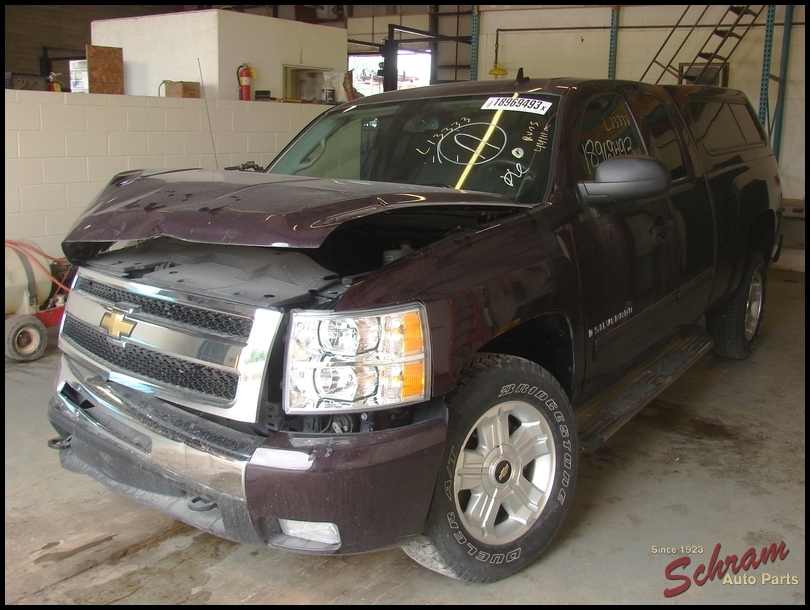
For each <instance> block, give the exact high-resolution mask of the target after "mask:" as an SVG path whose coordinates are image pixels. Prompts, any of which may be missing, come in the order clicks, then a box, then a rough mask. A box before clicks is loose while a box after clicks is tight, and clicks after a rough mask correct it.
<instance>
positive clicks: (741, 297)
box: [706, 250, 767, 360]
mask: <svg viewBox="0 0 810 610" xmlns="http://www.w3.org/2000/svg"><path fill="white" fill-rule="evenodd" d="M766 293H767V281H766V267H765V261H764V260H763V258H762V254H760V253H759V252H757V251H755V250H751V251H749V253H748V259H747V263H746V268H745V272H744V274H743V277H742V280H741V281H740V285H739V286H738V288H737V290H736V291H735V292H734V294H733V295H732V297H731V299H730V300H728V301H726V302H725V303H723V304H722V305H721V306H720V307H717V308H715V309H714V310H712V311H710V312H709V313H707V314H706V330H707V331H708V332H709V334H710V335H711V336H712V339H714V353H715V354H717V355H718V356H723V357H725V358H735V359H737V360H744V359H745V358H747V357H748V356H749V354H750V353H751V352H752V351H753V349H754V346H755V345H756V343H757V339H759V332H760V330H761V329H762V318H763V316H764V314H765V295H766Z"/></svg>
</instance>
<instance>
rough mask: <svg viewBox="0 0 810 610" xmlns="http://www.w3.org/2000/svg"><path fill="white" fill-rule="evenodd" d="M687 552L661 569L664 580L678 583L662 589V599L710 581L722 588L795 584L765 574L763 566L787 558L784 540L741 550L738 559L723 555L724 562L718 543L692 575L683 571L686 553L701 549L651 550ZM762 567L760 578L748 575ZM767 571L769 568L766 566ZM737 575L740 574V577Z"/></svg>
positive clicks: (789, 576)
mask: <svg viewBox="0 0 810 610" xmlns="http://www.w3.org/2000/svg"><path fill="white" fill-rule="evenodd" d="M679 551H680V552H681V553H687V554H686V555H684V556H683V557H679V558H678V559H675V560H674V561H672V562H670V564H669V565H667V567H666V568H664V576H666V578H667V580H672V581H676V582H678V581H679V582H680V584H679V585H678V586H677V587H673V588H671V589H664V597H675V596H676V595H680V594H681V593H683V592H684V591H686V590H687V589H689V587H691V586H692V583H693V582H694V583H695V584H696V585H697V586H699V587H702V586H703V585H705V584H706V583H707V582H709V581H712V580H720V581H722V583H723V584H724V585H755V584H757V583H759V584H763V585H798V584H799V577H798V576H796V575H792V574H789V573H780V574H774V573H772V572H771V571H766V570H765V568H764V566H768V564H774V563H776V562H777V561H783V560H784V559H785V557H787V556H788V553H790V551H789V550H788V548H787V546H786V545H785V543H784V541H783V542H780V543H779V544H778V545H777V544H776V543H774V544H772V545H770V546H769V547H768V546H764V547H762V549H761V550H759V551H757V549H756V548H754V547H751V548H750V549H748V550H747V551H745V552H744V553H743V554H742V555H741V556H737V555H726V557H725V559H722V558H721V557H720V543H717V546H715V547H714V552H712V558H711V559H710V560H709V565H708V566H707V565H706V564H705V563H701V564H700V565H698V566H697V568H695V570H694V572H691V578H690V571H689V570H688V569H687V568H688V567H689V565H690V564H691V563H692V559H691V558H690V557H689V554H700V553H703V547H702V546H682V547H661V546H654V547H652V552H653V553H655V554H658V553H666V554H675V553H678V552H679ZM759 568H763V569H762V570H761V572H760V576H761V578H760V579H758V578H757V576H756V575H753V574H748V572H750V571H751V570H757V569H759ZM768 568H769V569H771V568H770V566H768ZM740 572H743V573H742V574H740Z"/></svg>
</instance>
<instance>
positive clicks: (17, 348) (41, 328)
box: [6, 315, 48, 362]
mask: <svg viewBox="0 0 810 610" xmlns="http://www.w3.org/2000/svg"><path fill="white" fill-rule="evenodd" d="M46 347H48V329H47V328H45V325H44V324H43V323H42V321H41V320H40V319H39V318H37V317H35V316H20V315H17V316H12V317H10V318H8V319H7V320H6V356H7V357H9V358H11V359H12V360H16V361H17V362H30V361H31V360H36V359H37V358H39V357H40V356H42V354H43V353H45V348H46Z"/></svg>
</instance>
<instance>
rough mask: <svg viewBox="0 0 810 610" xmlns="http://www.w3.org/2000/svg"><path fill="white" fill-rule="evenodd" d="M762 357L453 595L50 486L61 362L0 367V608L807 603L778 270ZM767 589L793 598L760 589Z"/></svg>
mask: <svg viewBox="0 0 810 610" xmlns="http://www.w3.org/2000/svg"><path fill="white" fill-rule="evenodd" d="M767 308H768V310H767V314H766V316H767V317H766V322H765V326H764V328H763V331H762V335H761V339H760V344H759V347H758V348H757V350H756V351H755V353H754V354H753V355H752V356H751V358H750V359H748V360H746V361H742V362H740V361H730V360H723V359H720V358H716V357H714V356H712V355H707V356H705V357H704V358H703V359H702V360H701V361H700V362H699V363H698V364H697V365H696V366H695V367H693V369H692V370H690V371H689V372H688V373H686V374H685V375H684V376H683V377H681V379H679V380H678V381H677V382H676V384H675V385H673V386H672V387H671V388H669V389H668V390H667V391H666V392H665V393H663V394H662V395H661V396H660V397H659V398H658V399H657V400H655V401H654V402H653V403H651V404H650V405H649V406H648V407H646V408H645V409H644V410H643V411H642V412H641V413H640V414H639V415H638V416H636V418H635V419H634V420H633V421H631V422H630V423H629V424H628V425H627V426H626V427H625V428H624V429H622V430H621V431H620V432H619V433H618V434H617V435H616V436H614V437H613V438H612V439H610V441H609V442H608V444H607V446H605V447H603V448H601V449H599V450H597V451H595V452H593V453H589V454H585V455H584V456H583V458H582V460H581V471H580V478H579V482H578V487H577V490H576V494H575V497H574V504H573V506H572V508H571V511H570V513H569V516H568V519H567V521H566V523H565V525H564V526H563V529H562V530H561V532H560V534H559V535H558V537H557V539H556V540H555V541H554V542H553V543H552V545H551V547H550V548H549V549H548V550H547V551H546V553H545V554H544V556H543V557H542V558H541V559H539V560H538V561H537V562H536V563H535V564H534V565H532V566H531V567H530V568H529V569H527V570H525V571H524V572H522V573H520V574H518V575H516V576H514V577H512V578H510V579H507V580H505V581H501V582H498V583H494V584H489V585H476V584H470V583H464V582H459V581H454V580H450V579H447V578H445V577H443V576H439V575H438V574H434V573H433V572H429V571H427V570H424V569H423V568H421V567H419V566H418V565H416V564H415V563H413V562H412V561H411V560H410V559H408V557H406V556H405V554H404V553H403V552H402V551H400V550H399V549H395V550H390V551H384V552H379V553H373V554H368V555H360V556H349V557H332V558H324V557H315V556H303V555H294V554H290V553H285V552H281V551H276V550H272V549H268V548H263V547H254V546H247V545H237V544H234V543H231V542H228V541H225V540H220V539H217V538H215V537H213V536H210V535H208V534H205V533H201V532H199V531H196V530H193V529H191V528H189V527H187V526H185V525H183V524H181V523H179V522H177V521H174V520H173V519H171V518H169V517H166V516H163V515H162V514H160V513H157V512H155V511H153V510H151V509H148V508H145V507H142V506H140V505H138V504H136V503H135V502H133V501H130V500H128V499H126V498H123V497H120V496H117V495H116V494H114V493H113V492H110V491H107V489H106V488H105V487H103V486H102V485H100V484H99V483H96V482H95V481H93V480H92V479H90V478H88V477H83V476H80V475H77V474H73V473H69V472H66V471H63V470H61V468H60V466H59V459H58V456H57V454H56V452H55V451H52V450H50V449H48V448H47V447H46V441H47V440H48V439H49V438H51V437H53V436H55V435H54V433H53V431H52V429H51V428H50V425H49V424H48V422H47V417H46V406H47V403H48V399H49V395H50V393H51V385H52V380H53V377H54V371H55V368H56V364H57V360H58V350H57V349H56V347H55V346H51V347H49V351H48V352H47V355H46V356H45V357H43V358H42V359H41V360H39V361H37V362H33V363H28V364H18V363H13V362H11V361H9V360H6V433H5V434H6V437H5V439H6V488H5V500H6V520H5V526H6V582H5V585H6V586H5V601H6V604H39V603H50V604H110V603H124V604H150V603H154V604H219V603H222V604H235V603H261V604H354V603H359V604H375V603H376V604H451V603H452V604H525V603H532V604H548V603H563V604H565V603H589V602H593V603H658V604H660V603H700V604H714V603H724V604H730V603H742V604H745V603H749V604H773V603H788V604H803V603H804V602H805V535H804V528H805V485H804V482H805V481H804V478H805V410H804V406H805V387H804V380H805V350H804V342H805V317H804V311H805V276H804V274H803V273H796V272H792V271H783V270H772V271H771V273H770V276H769V293H768V305H767ZM782 541H784V543H785V547H786V548H787V550H788V554H787V555H786V556H785V557H784V559H783V560H781V561H780V560H777V561H776V562H774V563H768V564H764V565H761V566H759V567H758V568H756V569H753V568H752V569H751V570H749V571H748V572H747V573H746V572H743V571H741V572H740V573H739V574H738V575H737V577H738V580H739V579H740V577H741V576H743V574H746V575H747V576H753V577H754V578H755V580H754V583H753V584H738V585H734V584H723V583H722V580H721V579H719V578H718V579H715V580H713V581H708V582H706V583H705V584H704V585H703V586H698V585H697V584H692V586H691V587H690V588H689V589H688V590H687V591H686V592H684V593H683V594H681V595H678V596H677V597H671V598H667V597H664V595H663V592H664V589H667V588H672V587H676V586H678V585H680V584H682V582H683V581H682V580H667V579H666V578H665V574H664V570H665V568H666V566H667V565H668V564H669V563H670V562H672V561H673V560H675V559H677V558H679V557H683V556H684V555H685V553H682V552H681V550H680V548H676V550H675V553H674V554H667V553H653V552H652V547H653V546H656V547H680V546H682V545H683V546H687V545H689V546H698V547H702V549H703V553H702V554H693V555H691V556H690V557H691V564H690V566H689V567H688V568H687V569H686V571H682V570H680V569H679V570H676V571H675V572H674V574H677V575H683V574H685V575H688V576H691V575H692V574H693V572H694V569H695V567H697V566H698V565H699V564H701V563H706V564H708V563H709V561H710V556H711V554H712V551H713V550H714V549H715V546H716V545H718V544H720V545H721V551H720V557H721V558H723V557H725V556H726V555H729V554H735V555H738V556H742V555H743V553H744V552H745V551H747V550H748V549H749V548H752V547H754V548H756V549H757V551H756V552H757V553H759V552H760V551H759V549H761V548H762V547H763V546H769V545H771V544H772V543H777V544H778V543H779V542H782ZM764 574H770V575H779V576H785V575H788V574H789V575H790V576H791V577H793V576H795V577H797V584H787V582H785V581H788V582H789V581H790V579H782V584H770V583H767V584H763V583H762V579H763V576H764Z"/></svg>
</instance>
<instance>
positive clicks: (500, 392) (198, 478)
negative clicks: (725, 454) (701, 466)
mask: <svg viewBox="0 0 810 610" xmlns="http://www.w3.org/2000/svg"><path fill="white" fill-rule="evenodd" d="M781 213H782V203H781V189H780V182H779V177H778V173H777V164H776V161H775V159H774V155H773V153H772V151H771V148H770V146H769V144H768V141H767V138H766V135H765V133H764V132H763V130H762V127H761V126H760V124H759V122H758V120H757V118H756V116H755V114H754V113H753V111H752V109H751V106H750V103H749V102H748V101H747V99H746V98H745V96H744V95H743V94H742V93H741V92H739V91H733V90H728V89H720V88H712V87H701V86H689V85H682V86H653V85H647V84H641V83H633V82H622V81H606V80H583V79H550V80H540V79H529V78H523V77H522V75H521V77H519V78H518V79H517V80H515V81H514V82H503V81H488V82H470V83H457V84H450V85H437V86H430V87H423V88H418V89H411V90H407V91H399V92H391V93H385V94H380V95H374V96H369V97H366V98H364V99H360V100H355V101H352V102H350V103H347V104H343V105H340V106H336V107H334V108H332V109H330V110H329V111H327V112H325V113H324V114H323V115H321V116H320V117H319V118H317V119H316V120H314V121H313V122H312V123H311V124H310V125H309V126H308V127H306V128H305V129H304V130H303V131H302V132H301V133H300V134H299V135H298V136H296V138H295V139H294V140H293V141H292V142H291V143H290V144H289V145H288V146H287V147H286V148H285V149H284V150H283V151H282V152H281V153H280V154H279V155H278V156H277V157H276V158H275V160H274V161H273V162H272V163H271V164H270V165H269V166H268V167H267V168H264V169H263V170H262V171H213V170H205V169H188V170H170V169H162V170H152V171H149V170H138V171H128V172H124V173H121V174H118V175H117V176H115V177H114V178H113V179H112V180H111V182H110V183H109V184H108V185H107V186H106V187H105V188H104V189H103V190H102V192H101V193H100V194H99V196H98V197H97V199H96V200H95V201H94V202H93V203H91V205H90V206H89V207H88V208H87V210H86V211H85V212H84V213H83V214H82V215H81V217H80V218H79V220H78V221H77V222H76V224H75V226H74V227H73V228H72V229H71V230H70V231H69V233H68V235H67V237H66V239H65V240H64V244H63V249H64V251H65V254H66V255H67V257H68V259H69V260H70V261H71V263H72V264H74V265H75V266H76V267H77V272H76V275H75V279H74V280H73V284H72V290H71V292H70V296H69V299H68V302H67V309H66V313H65V315H64V319H63V322H62V326H61V329H60V338H59V341H60V347H61V350H62V352H63V355H62V357H61V363H60V369H59V372H58V376H57V379H56V383H55V393H54V396H53V399H52V400H51V402H50V408H49V417H50V421H51V423H52V425H53V427H54V428H55V429H56V430H57V432H58V437H56V438H54V439H52V440H51V441H49V445H50V446H51V447H53V448H55V449H58V450H59V452H60V453H59V454H60V458H61V464H62V466H63V467H64V468H66V469H68V470H71V471H75V472H79V473H85V474H87V475H89V476H91V477H94V478H95V479H97V480H98V481H100V482H101V483H103V484H104V485H106V486H108V487H110V488H111V489H113V490H115V491H117V492H120V493H121V494H124V495H125V496H128V497H130V498H133V499H135V500H137V501H139V502H142V503H144V504H146V505H148V506H150V507H153V508H155V509H157V510H159V511H162V512H164V513H167V514H169V515H172V516H173V517H175V518H177V519H179V520H181V521H184V522H186V523H188V524H191V525H193V526H195V527H197V528H200V529H201V530H205V531H207V532H210V533H212V534H215V535H217V536H221V537H224V538H227V539H230V540H234V541H241V542H246V543H254V544H262V545H269V546H271V547H274V548H279V549H287V550H291V551H298V552H304V553H320V554H339V553H359V552H365V551H372V550H375V549H383V548H389V547H396V546H400V547H402V548H403V549H404V550H405V551H406V552H407V553H408V554H409V555H410V556H411V557H413V558H414V559H415V560H416V561H418V562H419V563H421V564H422V565H424V566H426V567H428V568H430V569H432V570H435V571H437V572H440V573H443V574H446V575H449V576H451V577H455V578H459V579H464V580H469V581H477V582H488V581H494V580H498V579H502V578H505V577H507V576H510V575H511V574H514V573H515V572H517V571H519V570H521V569H523V568H525V567H526V566H527V565H529V564H530V563H532V562H533V561H535V560H536V559H537V557H538V556H539V555H540V554H541V552H542V551H543V550H544V548H545V547H546V546H547V545H548V544H549V542H550V541H551V539H552V537H553V536H554V535H555V533H556V532H557V530H558V529H559V527H560V524H561V523H562V521H563V519H564V516H565V514H566V511H567V510H568V509H569V507H570V506H571V502H572V498H573V492H574V486H575V483H576V480H577V464H578V457H579V455H580V452H581V451H583V450H589V449H593V448H596V447H599V446H600V445H601V444H602V443H604V442H605V441H606V439H608V438H609V437H610V436H611V435H612V434H613V433H615V432H616V431H617V430H618V429H619V428H620V427H621V426H622V425H623V424H624V423H626V422H627V421H628V420H629V419H630V418H631V417H632V416H633V415H634V414H635V413H637V412H638V411H639V410H640V409H641V408H642V407H643V406H644V405H645V404H647V403H648V402H649V401H650V400H652V399H653V398H654V397H655V396H656V395H657V394H658V393H660V392H661V391H662V390H663V389H664V388H666V387H667V386H668V385H669V384H671V383H672V382H673V381H674V380H675V379H676V378H677V377H678V376H679V375H680V374H681V373H682V372H683V371H684V370H686V369H687V368H688V367H689V366H690V365H691V364H693V363H694V362H695V361H697V360H698V359H700V358H701V357H702V356H703V355H704V354H705V353H707V351H709V350H710V349H712V347H713V348H714V351H715V353H716V354H718V355H720V356H723V357H730V358H745V357H746V356H747V355H748V354H749V353H750V352H751V350H752V349H753V348H754V345H755V343H756V342H757V337H758V336H759V334H760V329H761V325H762V320H763V311H764V305H765V295H766V276H767V268H768V265H769V263H770V262H771V261H772V260H775V259H776V257H778V252H779V249H780V244H781V237H780V235H781V232H780V222H781Z"/></svg>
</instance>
